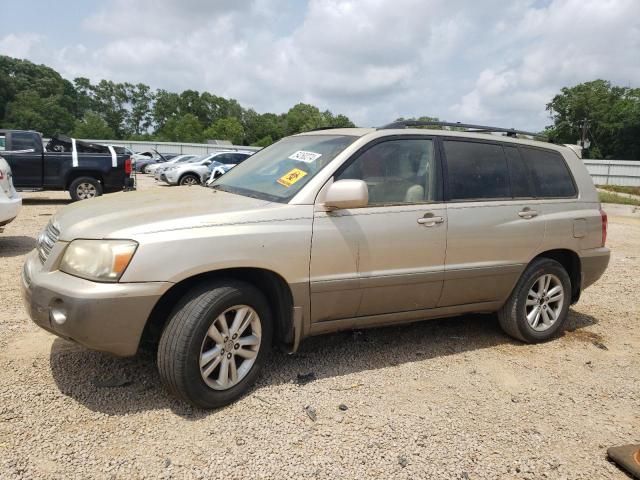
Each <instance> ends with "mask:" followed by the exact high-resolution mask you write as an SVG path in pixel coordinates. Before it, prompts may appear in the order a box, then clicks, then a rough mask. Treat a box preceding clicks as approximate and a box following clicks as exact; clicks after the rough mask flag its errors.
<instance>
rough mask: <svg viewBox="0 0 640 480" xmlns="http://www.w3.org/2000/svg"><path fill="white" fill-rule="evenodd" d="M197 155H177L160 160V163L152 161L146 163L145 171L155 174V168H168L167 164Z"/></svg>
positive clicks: (170, 164) (184, 160) (173, 163)
mask: <svg viewBox="0 0 640 480" xmlns="http://www.w3.org/2000/svg"><path fill="white" fill-rule="evenodd" d="M196 156H197V155H178V156H177V157H173V158H172V159H171V160H169V161H166V162H162V163H152V164H151V165H147V166H146V167H145V173H149V174H151V175H155V173H156V171H157V170H161V169H165V168H168V167H169V166H172V165H175V164H176V163H181V162H186V161H188V160H191V159H192V158H195V157H196Z"/></svg>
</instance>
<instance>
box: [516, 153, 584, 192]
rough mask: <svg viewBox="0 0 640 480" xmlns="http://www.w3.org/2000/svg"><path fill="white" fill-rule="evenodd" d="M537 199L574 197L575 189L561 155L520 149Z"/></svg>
mask: <svg viewBox="0 0 640 480" xmlns="http://www.w3.org/2000/svg"><path fill="white" fill-rule="evenodd" d="M520 152H521V153H522V157H523V158H524V161H525V163H526V164H527V167H528V168H529V171H531V176H532V179H533V184H534V188H535V193H536V197H539V198H567V197H574V196H575V195H576V187H575V184H574V183H573V178H572V177H571V172H569V167H567V164H566V162H565V161H564V158H563V157H562V155H561V154H560V153H558V152H553V151H550V150H542V149H538V148H529V147H520Z"/></svg>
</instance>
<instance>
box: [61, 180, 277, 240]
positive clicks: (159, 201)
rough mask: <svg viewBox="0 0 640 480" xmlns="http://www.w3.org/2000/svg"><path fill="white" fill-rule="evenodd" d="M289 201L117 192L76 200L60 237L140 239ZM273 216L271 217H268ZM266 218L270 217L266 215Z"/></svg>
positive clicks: (195, 192) (208, 192)
mask: <svg viewBox="0 0 640 480" xmlns="http://www.w3.org/2000/svg"><path fill="white" fill-rule="evenodd" d="M283 206H285V205H282V204H278V203H272V202H268V201H265V200H259V199H255V198H250V197H244V196H241V195H235V194H232V193H226V192H222V191H220V190H212V189H210V188H203V187H177V188H170V189H169V188H167V189H155V190H152V191H146V192H121V193H112V194H108V195H105V196H102V197H98V198H94V199H91V200H83V201H81V202H77V203H73V204H70V205H68V206H66V207H64V208H63V209H61V210H60V212H58V213H57V214H56V216H55V218H54V219H53V222H54V223H55V224H56V226H57V227H58V228H59V229H60V240H64V241H70V240H73V239H76V238H132V239H133V238H134V237H135V236H136V235H141V234H145V233H151V232H157V231H162V230H177V229H182V228H193V227H200V226H203V225H209V224H224V223H230V222H234V221H238V217H242V219H244V221H245V222H246V219H247V218H256V217H257V216H258V215H250V216H246V215H245V214H244V212H248V211H258V210H264V209H267V210H270V209H274V208H277V207H283ZM267 217H268V215H267ZM263 218H264V217H263Z"/></svg>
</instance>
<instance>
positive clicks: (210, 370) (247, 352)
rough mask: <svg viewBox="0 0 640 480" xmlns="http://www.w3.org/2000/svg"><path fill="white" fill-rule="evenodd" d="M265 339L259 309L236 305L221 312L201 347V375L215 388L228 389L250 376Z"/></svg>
mask: <svg viewBox="0 0 640 480" xmlns="http://www.w3.org/2000/svg"><path fill="white" fill-rule="evenodd" d="M261 339H262V324H261V323H260V317H259V316H258V314H257V312H256V311H255V310H254V309H253V308H251V307H249V306H247V305H236V306H234V307H231V308H228V309H227V310H225V311H224V312H223V313H221V314H220V315H218V316H217V317H216V319H215V320H214V321H213V322H212V323H211V326H210V327H209V329H208V330H207V333H206V335H205V338H204V340H203V341H202V347H201V348H200V358H199V361H200V375H201V376H202V379H203V380H204V382H205V383H206V384H207V385H208V386H209V387H211V388H212V389H214V390H228V389H229V388H231V387H233V386H235V385H237V384H238V383H239V382H240V381H242V379H244V377H246V376H247V374H248V373H249V371H250V370H251V367H253V364H254V363H255V361H256V358H257V356H258V351H259V350H260V343H261Z"/></svg>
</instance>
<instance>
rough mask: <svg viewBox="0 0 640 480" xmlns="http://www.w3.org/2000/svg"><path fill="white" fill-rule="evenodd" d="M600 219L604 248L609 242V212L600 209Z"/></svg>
mask: <svg viewBox="0 0 640 480" xmlns="http://www.w3.org/2000/svg"><path fill="white" fill-rule="evenodd" d="M600 218H601V219H602V246H603V247H604V244H605V242H606V241H607V226H608V224H609V220H608V219H607V212H605V211H604V210H603V209H600Z"/></svg>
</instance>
